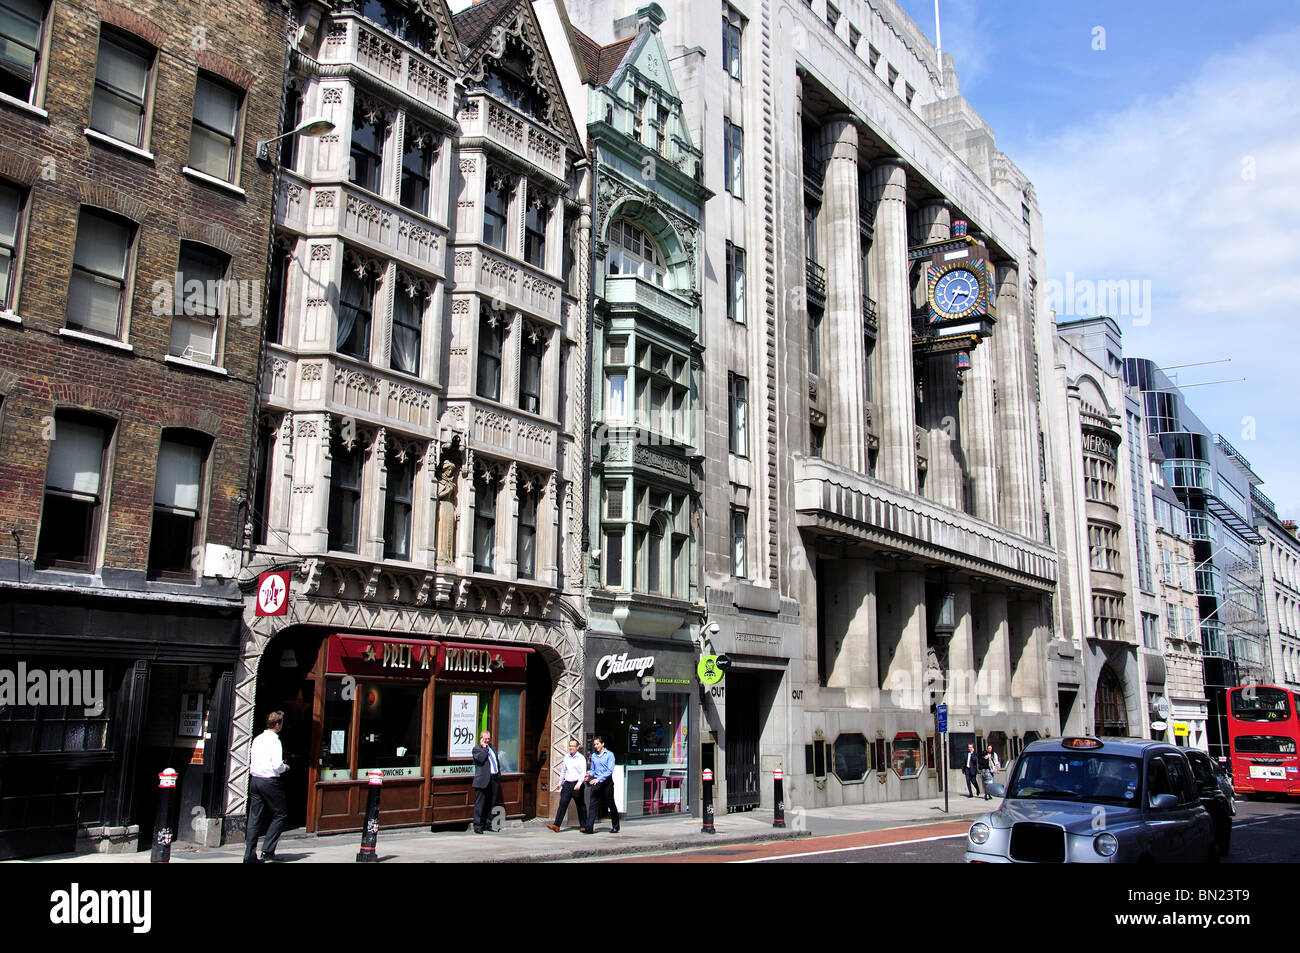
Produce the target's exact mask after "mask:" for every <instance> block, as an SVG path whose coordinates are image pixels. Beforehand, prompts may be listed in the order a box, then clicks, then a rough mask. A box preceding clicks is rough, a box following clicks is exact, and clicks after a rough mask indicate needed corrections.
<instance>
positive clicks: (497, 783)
mask: <svg viewBox="0 0 1300 953" xmlns="http://www.w3.org/2000/svg"><path fill="white" fill-rule="evenodd" d="M470 754H471V756H472V757H473V758H474V833H475V834H482V833H483V830H484V828H487V829H489V830H493V829H494V828H493V827H492V807H493V805H495V804H498V803H500V801H501V759H500V758H499V757H497V751H496V749H495V748H493V747H492V734H491V733H490V732H487V731H485V732H483V734H482V736H481V737H480V738H479V739H478V744H476V745H475V746H474V750H473V751H472V752H470Z"/></svg>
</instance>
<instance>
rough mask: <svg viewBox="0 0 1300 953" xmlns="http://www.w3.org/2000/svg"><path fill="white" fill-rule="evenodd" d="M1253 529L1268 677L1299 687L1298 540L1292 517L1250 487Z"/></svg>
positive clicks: (1299, 542)
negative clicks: (1285, 516)
mask: <svg viewBox="0 0 1300 953" xmlns="http://www.w3.org/2000/svg"><path fill="white" fill-rule="evenodd" d="M1251 503H1252V504H1253V505H1254V512H1255V529H1256V530H1258V531H1259V534H1260V535H1261V536H1262V537H1263V538H1264V542H1263V543H1262V544H1261V545H1260V555H1261V558H1262V566H1261V569H1262V573H1263V578H1264V610H1265V613H1266V618H1267V620H1268V654H1269V661H1270V663H1271V666H1272V671H1271V673H1270V675H1269V677H1268V681H1269V683H1270V684H1273V685H1281V686H1284V687H1286V688H1289V689H1291V690H1292V691H1296V690H1297V689H1300V540H1297V539H1296V527H1295V521H1294V520H1284V519H1282V518H1281V517H1279V516H1278V514H1277V507H1276V506H1274V505H1273V501H1272V500H1270V499H1269V498H1268V497H1267V496H1265V495H1264V493H1263V492H1262V491H1261V490H1259V489H1258V488H1257V487H1251Z"/></svg>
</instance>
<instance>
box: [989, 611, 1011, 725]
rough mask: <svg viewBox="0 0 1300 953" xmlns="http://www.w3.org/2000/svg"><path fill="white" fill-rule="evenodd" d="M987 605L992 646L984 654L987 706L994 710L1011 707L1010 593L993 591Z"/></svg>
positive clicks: (1007, 709)
mask: <svg viewBox="0 0 1300 953" xmlns="http://www.w3.org/2000/svg"><path fill="white" fill-rule="evenodd" d="M985 605H987V606H988V619H987V625H988V634H989V643H988V644H989V648H988V652H986V653H985V655H984V666H983V668H984V673H985V675H986V678H985V685H986V686H987V687H986V689H985V691H986V692H987V693H988V695H987V698H988V704H987V707H988V708H989V709H991V710H993V711H1010V710H1011V644H1010V642H1011V633H1010V630H1009V626H1008V623H1007V594H1006V593H1005V592H990V593H989V594H988V596H987V598H986V600H985Z"/></svg>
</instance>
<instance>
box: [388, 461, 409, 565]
mask: <svg viewBox="0 0 1300 953" xmlns="http://www.w3.org/2000/svg"><path fill="white" fill-rule="evenodd" d="M414 499H415V456H414V455H413V454H407V455H406V459H405V460H401V459H398V456H397V454H395V453H393V452H391V451H390V452H389V454H388V491H387V493H386V494H385V495H384V558H385V559H410V558H411V506H412V502H413V501H414Z"/></svg>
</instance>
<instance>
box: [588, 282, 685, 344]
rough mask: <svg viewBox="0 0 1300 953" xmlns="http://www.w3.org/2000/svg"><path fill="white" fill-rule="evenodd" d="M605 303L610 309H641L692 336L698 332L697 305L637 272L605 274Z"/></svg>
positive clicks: (646, 313)
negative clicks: (658, 285) (633, 273)
mask: <svg viewBox="0 0 1300 953" xmlns="http://www.w3.org/2000/svg"><path fill="white" fill-rule="evenodd" d="M605 304H606V305H607V306H608V307H609V310H610V311H639V312H640V313H642V314H644V315H648V316H651V317H656V318H658V319H659V320H661V321H665V322H667V323H670V324H675V325H677V326H678V327H679V328H680V329H682V330H684V331H686V332H687V333H688V334H690V335H691V336H692V337H694V336H695V334H696V333H697V328H696V309H695V308H694V307H692V306H691V305H690V304H688V303H687V302H685V301H683V300H682V299H681V298H680V297H679V296H677V295H675V294H673V293H672V292H669V291H664V290H663V289H662V288H658V287H655V285H653V284H651V283H650V282H648V281H646V280H645V279H644V278H641V277H639V276H637V275H606V276H605Z"/></svg>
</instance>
